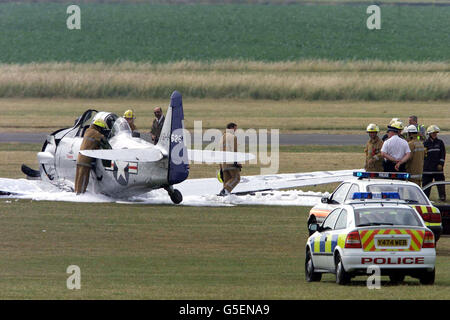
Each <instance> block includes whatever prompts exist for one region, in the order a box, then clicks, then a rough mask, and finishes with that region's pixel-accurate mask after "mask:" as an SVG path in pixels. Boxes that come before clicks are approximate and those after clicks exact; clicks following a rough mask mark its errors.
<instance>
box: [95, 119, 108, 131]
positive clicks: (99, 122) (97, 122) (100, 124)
mask: <svg viewBox="0 0 450 320" xmlns="http://www.w3.org/2000/svg"><path fill="white" fill-rule="evenodd" d="M94 124H95V125H96V126H98V127H100V128H103V129H106V123H105V121H103V119H96V120H95V121H94Z"/></svg>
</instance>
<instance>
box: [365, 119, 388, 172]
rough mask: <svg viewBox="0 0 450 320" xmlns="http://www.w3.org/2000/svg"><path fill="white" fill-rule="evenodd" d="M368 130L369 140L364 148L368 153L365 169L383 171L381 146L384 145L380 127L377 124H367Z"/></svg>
mask: <svg viewBox="0 0 450 320" xmlns="http://www.w3.org/2000/svg"><path fill="white" fill-rule="evenodd" d="M366 131H367V133H368V134H369V141H367V143H366V148H365V149H364V152H365V153H366V165H365V166H364V169H366V171H369V172H370V171H372V172H382V171H383V157H382V156H381V147H382V146H383V141H381V139H380V138H379V137H378V132H380V128H379V127H378V126H377V125H376V124H374V123H371V124H369V125H368V126H367V129H366Z"/></svg>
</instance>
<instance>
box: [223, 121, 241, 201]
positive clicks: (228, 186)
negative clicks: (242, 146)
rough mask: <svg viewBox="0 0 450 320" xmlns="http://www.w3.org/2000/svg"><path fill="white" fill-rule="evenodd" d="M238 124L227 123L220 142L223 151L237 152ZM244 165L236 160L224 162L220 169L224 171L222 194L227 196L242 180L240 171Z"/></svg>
mask: <svg viewBox="0 0 450 320" xmlns="http://www.w3.org/2000/svg"><path fill="white" fill-rule="evenodd" d="M236 129H237V124H235V123H233V122H231V123H229V124H228V125H227V129H226V130H225V133H224V134H223V136H222V138H221V139H220V142H219V147H220V149H221V150H222V151H229V152H237V137H236V135H235V132H236ZM241 169H242V165H241V164H239V163H237V162H235V163H233V164H230V163H222V164H221V165H220V170H221V171H222V172H223V189H222V191H220V193H219V195H220V196H226V195H229V194H230V193H231V191H232V190H233V189H234V188H235V187H236V186H237V184H238V183H239V181H240V180H241V174H240V171H241Z"/></svg>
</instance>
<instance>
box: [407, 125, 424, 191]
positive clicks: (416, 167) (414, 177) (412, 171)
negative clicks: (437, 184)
mask: <svg viewBox="0 0 450 320" xmlns="http://www.w3.org/2000/svg"><path fill="white" fill-rule="evenodd" d="M406 134H407V137H408V140H409V142H408V145H409V149H410V150H411V157H410V158H409V160H408V162H406V172H408V173H409V175H410V176H409V179H410V181H411V182H414V183H416V184H417V185H419V187H420V186H422V172H423V162H424V158H425V148H424V146H423V143H422V141H420V140H418V139H417V136H418V132H417V127H416V126H415V125H413V124H412V125H409V126H408V127H406Z"/></svg>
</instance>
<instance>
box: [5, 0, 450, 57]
mask: <svg viewBox="0 0 450 320" xmlns="http://www.w3.org/2000/svg"><path fill="white" fill-rule="evenodd" d="M67 6H68V4H67V3H66V4H59V3H21V4H18V3H3V4H0V48H2V50H1V51H0V61H1V62H4V63H27V62H48V61H59V62H61V61H62V62H66V61H71V62H97V61H102V62H117V61H152V62H171V61H179V60H195V61H204V60H208V61H213V60H221V59H242V60H258V61H286V60H299V59H305V58H306V59H310V58H312V59H330V60H346V59H351V60H354V59H356V60H365V59H377V60H383V61H397V60H399V61H411V60H415V61H448V60H449V59H450V41H449V38H448V21H449V20H450V7H448V6H444V7H437V6H390V5H388V6H382V29H381V30H378V31H373V30H368V29H367V27H366V20H367V18H368V16H369V15H368V14H366V9H367V5H352V6H336V5H320V6H310V5H308V6H302V5H289V6H277V5H245V4H244V5H236V4H229V5H188V6H173V5H145V4H125V3H120V4H99V3H83V4H81V16H82V18H81V19H82V25H81V30H68V29H67V27H66V19H67V17H68V15H67V14H66V8H67Z"/></svg>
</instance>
